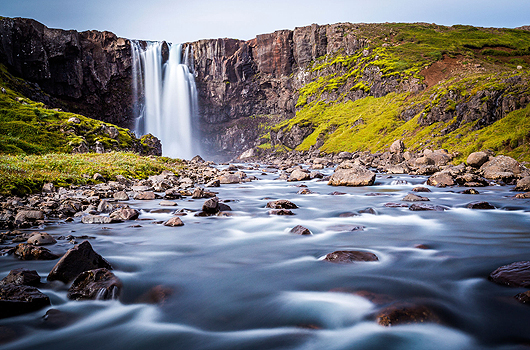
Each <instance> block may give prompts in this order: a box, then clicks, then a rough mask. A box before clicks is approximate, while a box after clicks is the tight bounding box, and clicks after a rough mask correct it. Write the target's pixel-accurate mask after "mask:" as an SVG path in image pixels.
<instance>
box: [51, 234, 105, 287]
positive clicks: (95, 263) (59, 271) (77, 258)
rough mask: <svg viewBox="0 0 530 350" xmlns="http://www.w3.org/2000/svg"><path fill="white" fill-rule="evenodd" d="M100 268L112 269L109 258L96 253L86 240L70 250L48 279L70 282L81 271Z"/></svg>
mask: <svg viewBox="0 0 530 350" xmlns="http://www.w3.org/2000/svg"><path fill="white" fill-rule="evenodd" d="M98 268H106V269H112V267H111V266H110V264H109V263H108V262H107V260H105V259H104V258H103V257H102V256H101V255H99V254H98V253H96V252H95V251H94V249H92V245H91V244H90V243H89V242H88V241H84V242H82V243H81V244H79V245H76V246H75V247H73V248H72V249H70V250H68V251H67V252H66V254H65V255H64V256H63V257H62V258H61V259H60V260H59V261H58V262H57V264H55V266H54V267H53V268H52V270H51V272H50V273H49V274H48V281H56V280H58V281H62V282H64V283H68V282H70V281H71V280H73V279H74V278H76V277H77V276H78V275H79V274H80V273H82V272H84V271H88V270H93V269H98Z"/></svg>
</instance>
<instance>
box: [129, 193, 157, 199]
mask: <svg viewBox="0 0 530 350" xmlns="http://www.w3.org/2000/svg"><path fill="white" fill-rule="evenodd" d="M134 199H136V200H140V201H149V200H153V199H156V194H155V193H154V192H153V191H143V192H136V193H135V194H134Z"/></svg>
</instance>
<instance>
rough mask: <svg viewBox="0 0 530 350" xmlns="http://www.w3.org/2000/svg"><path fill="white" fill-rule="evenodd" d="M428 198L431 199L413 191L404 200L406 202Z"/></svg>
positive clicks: (426, 199)
mask: <svg viewBox="0 0 530 350" xmlns="http://www.w3.org/2000/svg"><path fill="white" fill-rule="evenodd" d="M428 200H429V198H427V197H422V196H418V195H416V194H413V193H409V194H407V195H406V196H405V197H403V199H402V201H405V202H421V201H428Z"/></svg>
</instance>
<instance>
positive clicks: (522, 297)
mask: <svg viewBox="0 0 530 350" xmlns="http://www.w3.org/2000/svg"><path fill="white" fill-rule="evenodd" d="M514 298H515V299H516V300H517V301H519V302H521V303H523V304H527V305H530V290H529V291H526V292H524V293H519V294H517V295H516V296H514Z"/></svg>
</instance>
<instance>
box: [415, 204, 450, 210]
mask: <svg viewBox="0 0 530 350" xmlns="http://www.w3.org/2000/svg"><path fill="white" fill-rule="evenodd" d="M447 209H448V208H447V207H442V206H441V205H432V204H426V203H418V204H417V203H414V204H412V205H411V206H410V207H409V210H412V211H428V210H430V211H444V210H447Z"/></svg>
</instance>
